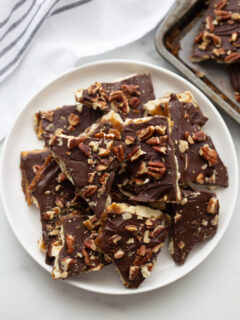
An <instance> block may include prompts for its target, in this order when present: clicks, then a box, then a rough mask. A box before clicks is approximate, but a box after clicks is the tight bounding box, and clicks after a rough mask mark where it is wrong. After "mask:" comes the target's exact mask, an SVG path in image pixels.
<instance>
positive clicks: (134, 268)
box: [129, 266, 139, 280]
mask: <svg viewBox="0 0 240 320" xmlns="http://www.w3.org/2000/svg"><path fill="white" fill-rule="evenodd" d="M138 272H139V267H138V266H131V267H130V268H129V280H134V279H135V278H136V276H137V275H138Z"/></svg>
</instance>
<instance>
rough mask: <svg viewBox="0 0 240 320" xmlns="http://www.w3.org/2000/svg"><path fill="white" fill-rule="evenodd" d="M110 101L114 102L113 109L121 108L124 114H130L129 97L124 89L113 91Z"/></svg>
mask: <svg viewBox="0 0 240 320" xmlns="http://www.w3.org/2000/svg"><path fill="white" fill-rule="evenodd" d="M109 101H110V102H112V107H113V109H115V110H116V109H117V110H116V111H119V110H121V111H122V113H123V114H128V113H129V111H130V108H129V104H128V99H127V97H126V95H125V94H124V92H123V91H121V90H119V91H113V92H111V93H110V96H109Z"/></svg>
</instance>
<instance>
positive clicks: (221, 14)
mask: <svg viewBox="0 0 240 320" xmlns="http://www.w3.org/2000/svg"><path fill="white" fill-rule="evenodd" d="M214 13H215V15H216V18H217V20H218V21H222V20H228V19H230V18H231V14H230V13H229V12H228V11H226V10H219V9H216V10H214Z"/></svg>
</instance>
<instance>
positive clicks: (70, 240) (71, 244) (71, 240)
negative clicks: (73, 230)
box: [65, 234, 75, 254]
mask: <svg viewBox="0 0 240 320" xmlns="http://www.w3.org/2000/svg"><path fill="white" fill-rule="evenodd" d="M65 240H66V245H67V252H68V253H69V254H70V253H73V250H74V244H75V237H74V236H72V235H71V234H67V235H66V237H65Z"/></svg>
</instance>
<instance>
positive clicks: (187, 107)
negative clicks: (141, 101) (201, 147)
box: [143, 91, 208, 127]
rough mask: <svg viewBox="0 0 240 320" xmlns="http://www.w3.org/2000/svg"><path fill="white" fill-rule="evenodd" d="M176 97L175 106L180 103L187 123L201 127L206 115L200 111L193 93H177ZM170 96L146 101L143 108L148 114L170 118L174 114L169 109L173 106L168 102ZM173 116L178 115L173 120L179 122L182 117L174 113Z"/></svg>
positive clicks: (205, 120)
mask: <svg viewBox="0 0 240 320" xmlns="http://www.w3.org/2000/svg"><path fill="white" fill-rule="evenodd" d="M176 97H177V100H178V102H177V103H178V105H177V106H179V104H180V105H181V110H182V111H183V114H182V116H183V118H184V119H185V120H186V121H187V122H188V123H189V124H192V125H198V126H199V127H202V126H203V125H204V124H205V123H206V122H207V120H208V119H207V117H206V116H205V115H204V114H203V113H202V111H201V109H200V107H199V106H198V104H197V102H196V100H195V98H194V96H193V94H192V93H191V92H190V91H184V92H181V93H177V94H176ZM171 98H172V94H168V95H166V96H165V97H162V98H159V99H156V100H153V101H148V102H147V103H146V104H145V105H144V106H143V108H144V109H145V110H146V112H147V113H148V114H151V115H162V116H165V117H170V118H171V117H173V116H174V112H172V110H171V108H173V107H174V106H172V105H170V104H169V102H170V100H171ZM175 100H176V99H175ZM176 111H177V110H176ZM176 111H175V112H176ZM175 117H178V118H177V119H175V122H177V123H178V122H181V119H182V118H181V117H180V116H179V115H177V114H176V115H175Z"/></svg>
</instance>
